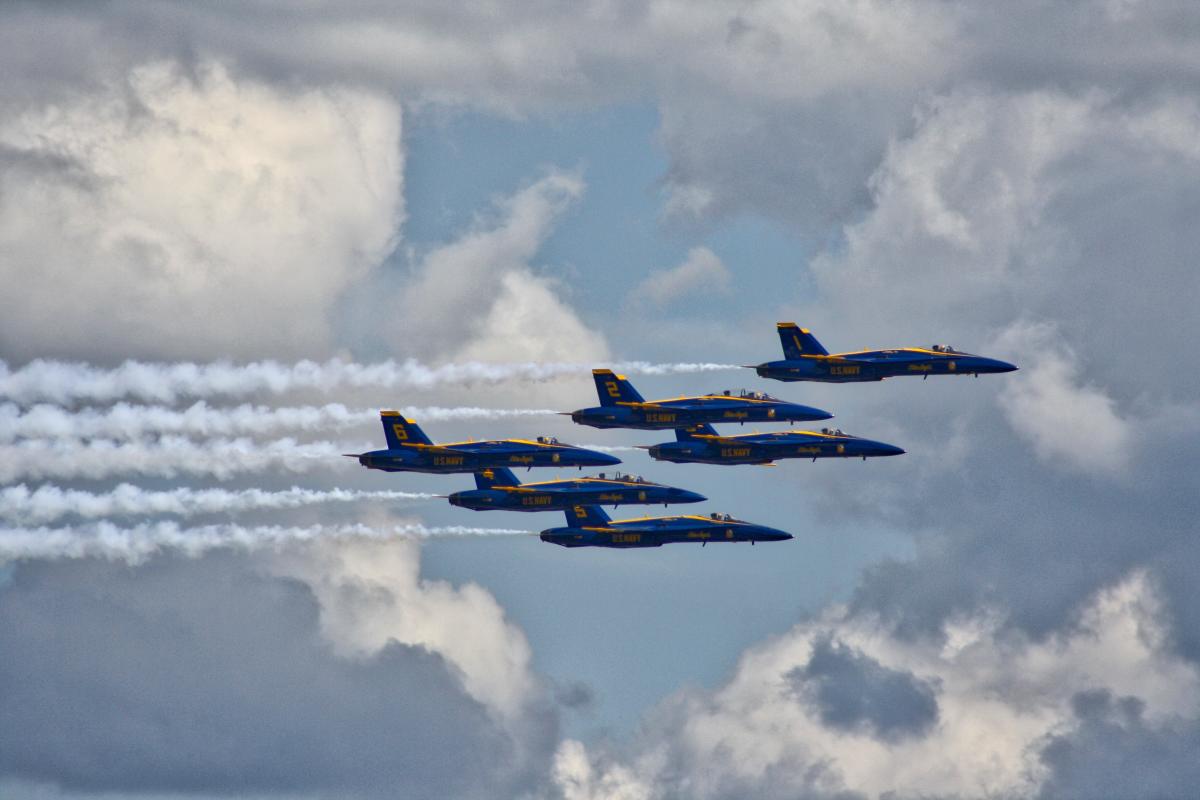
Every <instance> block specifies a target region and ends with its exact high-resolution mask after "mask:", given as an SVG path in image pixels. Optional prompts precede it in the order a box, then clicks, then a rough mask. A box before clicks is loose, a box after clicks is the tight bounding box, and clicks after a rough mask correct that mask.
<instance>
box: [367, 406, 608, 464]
mask: <svg viewBox="0 0 1200 800" xmlns="http://www.w3.org/2000/svg"><path fill="white" fill-rule="evenodd" d="M379 417H380V419H382V420H383V435H384V437H386V439H387V449H386V450H372V451H371V452H369V453H347V454H346V455H348V456H349V457H351V458H357V459H358V463H360V464H362V465H363V466H364V467H367V468H368V469H380V470H384V471H385V472H433V473H451V472H477V471H479V470H484V469H491V468H493V467H580V468H583V467H607V466H610V465H612V464H620V463H621V459H619V458H616V457H615V456H610V455H608V454H607V453H598V452H596V451H595V450H586V449H584V448H582V447H575V446H574V445H569V444H562V443H561V442H559V441H558V440H557V439H555V438H553V437H550V436H539V437H538V438H537V439H536V440H531V439H499V440H494V441H483V442H450V443H447V444H434V443H433V442H432V441H430V439H429V437H428V436H426V435H425V432H424V431H422V430H421V428H420V427H418V425H417V424H416V423H415V422H413V421H412V420H411V419H405V418H404V417H403V416H402V415H401V414H400V412H399V411H380V412H379Z"/></svg>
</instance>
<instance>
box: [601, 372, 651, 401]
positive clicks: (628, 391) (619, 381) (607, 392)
mask: <svg viewBox="0 0 1200 800" xmlns="http://www.w3.org/2000/svg"><path fill="white" fill-rule="evenodd" d="M592 379H593V380H595V381H596V394H597V395H599V396H600V405H602V406H615V405H617V403H644V402H645V400H644V399H643V398H642V396H641V395H640V394H639V393H638V390H637V389H635V388H633V384H632V383H630V382H629V380H628V379H627V378H626V377H625V376H624V375H617V374H616V373H614V372H613V371H612V370H611V369H594V370H592Z"/></svg>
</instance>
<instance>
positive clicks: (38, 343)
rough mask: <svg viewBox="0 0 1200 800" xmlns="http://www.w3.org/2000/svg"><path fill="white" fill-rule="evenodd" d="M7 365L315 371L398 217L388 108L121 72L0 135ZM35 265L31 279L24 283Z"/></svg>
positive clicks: (237, 83)
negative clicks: (341, 302)
mask: <svg viewBox="0 0 1200 800" xmlns="http://www.w3.org/2000/svg"><path fill="white" fill-rule="evenodd" d="M0 146H2V147H3V148H4V150H3V153H4V154H5V155H4V158H3V159H0V280H3V281H4V282H5V283H7V284H10V285H12V284H15V283H18V282H19V283H20V285H21V287H22V290H21V291H20V292H19V293H13V292H6V293H4V295H3V296H2V297H0V336H2V337H3V339H4V340H5V352H6V353H7V354H9V355H10V356H16V357H19V358H28V357H31V356H35V355H36V356H45V355H48V354H54V353H59V354H70V355H72V356H76V357H78V356H86V357H93V358H97V359H101V360H104V359H108V358H111V356H112V354H113V353H122V354H125V355H135V356H143V357H154V358H172V357H189V356H208V355H211V354H212V353H214V352H219V353H223V354H227V355H236V356H239V357H243V358H244V357H253V356H262V355H268V354H269V355H285V356H297V355H301V354H303V355H313V354H320V353H328V352H329V351H330V349H331V347H332V344H333V342H332V339H331V332H330V320H329V314H330V310H331V308H332V305H333V303H334V302H335V301H336V300H337V298H338V297H339V296H340V294H341V293H342V292H343V291H344V290H345V289H346V288H347V287H348V286H350V285H351V284H352V283H354V282H355V281H358V280H361V279H362V278H363V277H364V276H366V275H367V274H368V273H369V272H370V270H371V269H372V268H373V267H375V266H376V265H377V264H378V263H379V262H380V261H381V260H382V259H383V257H384V256H385V255H386V254H387V253H388V252H389V251H390V250H391V249H392V247H393V245H394V242H395V237H396V234H397V226H398V225H399V223H400V220H401V218H402V216H403V202H402V195H401V176H402V154H401V150H400V111H399V107H398V106H397V105H396V104H395V103H394V102H391V101H389V100H387V99H386V98H383V97H381V96H378V95H375V94H371V93H368V92H364V91H360V90H350V89H344V88H324V89H307V90H294V89H293V90H282V89H279V88H275V87H273V86H269V85H266V84H263V83H260V82H256V81H253V80H248V79H244V78H241V79H239V78H235V77H234V76H233V75H232V74H231V73H230V72H229V71H228V70H226V69H225V68H224V67H222V66H220V65H219V64H216V63H206V64H203V65H201V66H199V67H198V68H197V70H196V72H195V73H193V74H187V73H185V72H184V70H183V69H181V68H180V67H178V66H177V65H174V64H172V63H170V62H158V63H153V64H147V65H143V66H139V67H137V68H134V69H132V70H131V71H130V72H129V73H128V74H127V75H124V76H122V78H121V79H119V80H118V79H113V80H111V81H108V82H106V83H105V84H104V85H103V86H102V87H101V88H99V89H98V90H96V91H93V92H83V91H79V92H75V93H73V94H72V95H71V96H70V97H69V98H67V99H65V100H64V101H63V102H61V103H58V104H46V105H40V106H36V107H34V108H31V109H27V110H25V111H24V112H23V113H20V114H13V115H6V116H5V118H4V122H3V123H0ZM34 265H36V266H34Z"/></svg>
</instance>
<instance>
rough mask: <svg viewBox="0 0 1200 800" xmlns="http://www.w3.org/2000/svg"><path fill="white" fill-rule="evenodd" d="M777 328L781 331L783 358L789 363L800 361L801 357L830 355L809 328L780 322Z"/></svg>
mask: <svg viewBox="0 0 1200 800" xmlns="http://www.w3.org/2000/svg"><path fill="white" fill-rule="evenodd" d="M775 327H776V328H778V329H779V342H780V344H782V345H783V357H784V358H786V359H788V360H789V361H798V360H799V359H800V357H801V356H827V355H829V351H828V350H826V349H825V348H824V347H822V346H821V343H820V342H818V341H817V337H815V336H813V335H812V334H811V333H809V331H808V328H801V327H800V326H799V325H797V324H796V323H794V322H780V323H777V324H776V326H775Z"/></svg>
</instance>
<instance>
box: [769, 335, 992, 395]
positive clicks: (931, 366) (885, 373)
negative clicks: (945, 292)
mask: <svg viewBox="0 0 1200 800" xmlns="http://www.w3.org/2000/svg"><path fill="white" fill-rule="evenodd" d="M776 327H777V328H778V329H779V341H780V342H782V343H783V355H784V358H783V360H782V361H768V362H766V363H764V364H757V365H754V364H748V365H747V366H748V367H749V368H750V369H752V370H755V371H756V372H757V373H758V374H759V377H762V378H773V379H775V380H777V381H823V382H825V383H849V382H853V381H881V380H883V379H884V378H894V377H896V376H898V375H921V376H923V377H926V378H927V377H929V376H930V375H974V376H976V377H979V375H980V374H981V373H986V372H1012V371H1013V370H1015V369H1016V367H1015V366H1013V365H1012V364H1009V363H1008V362H1007V361H999V360H997V359H994V358H984V357H983V356H974V355H971V354H970V353H963V352H961V351H959V350H955V349H954V348H953V347H951V346H950V345H948V344H935V345H933V346H932V347H930V348H929V349H925V348H923V347H901V348H898V349H896V350H856V351H854V352H850V353H832V354H831V353H829V351H827V350H826V349H825V348H824V347H822V346H821V343H820V342H818V341H817V338H816V337H815V336H813V335H812V334H811V333H809V331H808V329H806V328H801V327H798V326H797V325H796V323H794V322H780V323H778V325H777V326H776Z"/></svg>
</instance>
